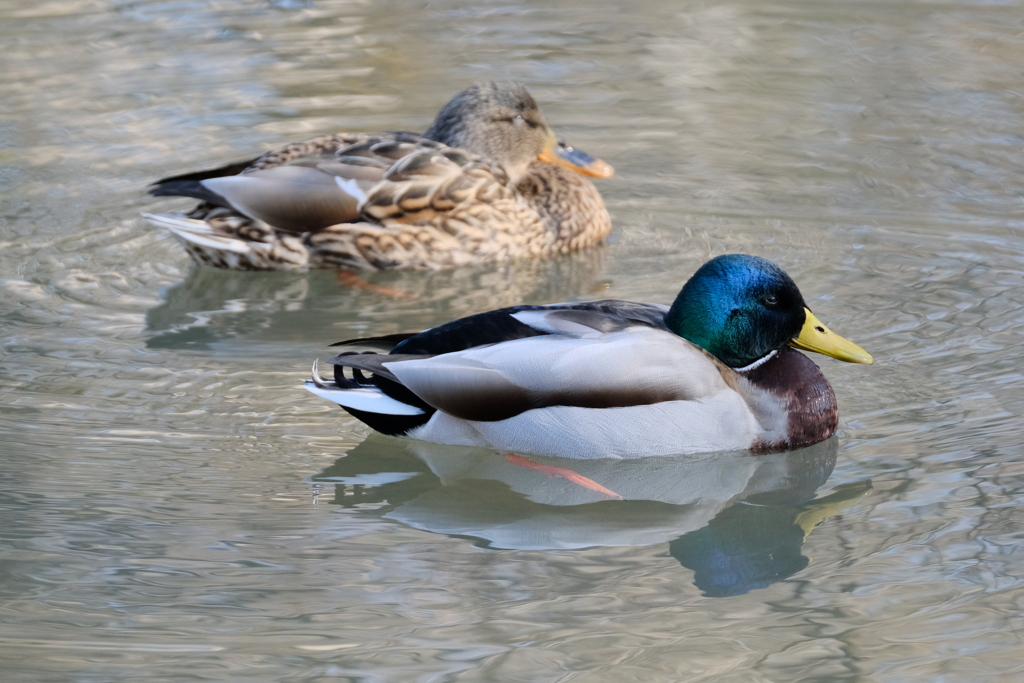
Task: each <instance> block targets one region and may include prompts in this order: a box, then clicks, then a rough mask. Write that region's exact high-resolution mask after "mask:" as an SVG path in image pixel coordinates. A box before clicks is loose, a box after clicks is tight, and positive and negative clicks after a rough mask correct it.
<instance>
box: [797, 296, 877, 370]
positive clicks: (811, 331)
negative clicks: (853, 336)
mask: <svg viewBox="0 0 1024 683" xmlns="http://www.w3.org/2000/svg"><path fill="white" fill-rule="evenodd" d="M804 313H806V314H807V319H806V320H805V321H804V326H803V328H802V329H801V330H800V336H798V337H797V338H796V339H794V340H793V341H791V342H789V345H790V346H792V347H794V348H798V349H803V350H805V351H814V352H815V353H823V354H825V355H826V356H832V357H833V358H837V359H839V360H845V361H846V362H847V363H864V364H865V365H871V364H872V363H874V362H875V359H874V358H872V357H871V354H870V353H868V352H867V351H865V350H864V349H862V348H861V347H859V346H857V345H856V344H854V343H853V342H852V341H850V340H848V339H843V338H842V337H840V336H839V335H838V334H836V333H835V332H833V331H832V330H830V329H828V328H827V327H825V326H824V325H822V324H821V321H820V320H818V319H817V318H816V317H815V316H814V314H813V313H811V311H810V309H808V308H805V309H804Z"/></svg>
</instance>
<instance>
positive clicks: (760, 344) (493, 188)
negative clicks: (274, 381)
mask: <svg viewBox="0 0 1024 683" xmlns="http://www.w3.org/2000/svg"><path fill="white" fill-rule="evenodd" d="M573 171H577V172H580V173H584V174H589V175H592V176H599V177H608V176H610V175H611V169H610V167H608V166H607V165H606V164H604V163H603V162H601V161H599V160H596V159H594V158H592V157H590V156H588V155H586V154H583V153H582V152H579V151H577V150H574V149H572V148H569V147H567V146H565V145H560V144H559V143H558V142H557V141H556V138H555V136H554V134H553V133H552V132H551V130H550V128H548V126H547V124H546V123H545V122H544V119H543V117H541V115H540V113H539V111H538V109H537V106H536V103H535V102H534V101H533V99H532V97H530V95H529V93H527V92H526V90H525V89H524V88H522V86H519V85H515V84H494V83H490V84H482V85H476V86H473V87H471V88H469V89H467V90H465V91H464V92H462V93H460V94H459V95H457V96H456V97H455V98H454V99H453V100H452V101H451V102H450V103H449V104H448V105H446V106H445V107H444V108H443V109H442V110H441V112H440V113H439V114H438V117H437V119H436V120H435V121H434V124H433V125H432V126H431V127H430V129H429V130H428V131H427V132H426V133H425V134H424V135H422V136H420V135H414V134H411V133H386V134H381V135H366V134H360V135H344V134H341V135H333V136H325V137H321V138H315V139H313V140H310V141H307V142H304V143H298V144H295V145H290V146H288V147H285V148H283V149H281V150H277V151H275V152H270V153H268V154H265V155H263V156H262V157H259V158H257V159H254V160H251V161H248V162H243V163H240V164H233V165H230V166H225V167H223V168H220V169H216V170H213V171H206V172H200V173H192V174H187V175H181V176H175V177H172V178H167V179H164V180H161V181H159V182H158V183H156V184H155V185H154V186H153V188H152V189H151V192H152V193H153V194H155V195H178V196H188V197H195V198H198V199H200V200H201V202H202V203H200V205H199V206H198V207H196V209H195V210H193V211H192V213H191V214H189V215H187V216H177V215H162V216H152V215H147V218H149V219H150V220H152V221H153V222H155V223H158V224H160V225H162V226H165V227H167V228H168V229H169V230H170V231H171V232H172V233H173V234H174V235H175V236H176V237H177V238H179V240H181V241H182V242H183V244H184V245H185V247H186V249H187V250H188V251H189V253H190V254H191V255H192V256H193V257H194V258H196V259H197V260H199V261H201V262H206V263H210V264H212V265H217V266H221V267H230V268H250V269H252V268H256V269H266V268H305V267H358V268H377V269H381V268H393V267H409V268H437V267H452V266H456V265H461V264H464V263H470V262H480V261H485V262H486V261H495V260H500V259H505V258H513V257H522V256H543V255H549V254H558V253H566V252H569V251H572V250H575V249H579V248H582V247H585V246H589V245H591V244H594V243H596V242H598V241H600V240H602V239H604V238H605V237H606V236H607V235H608V233H609V231H610V229H611V222H610V220H609V218H608V214H607V212H606V210H605V208H604V204H603V202H602V201H601V199H600V195H598V193H597V191H596V189H595V188H594V186H593V185H592V184H591V183H590V182H589V181H587V180H585V179H584V178H582V177H580V176H579V175H578V174H576V173H573ZM338 345H340V346H343V347H352V348H356V347H358V348H363V349H372V351H369V352H356V351H346V352H344V353H342V354H341V355H338V356H337V357H335V358H332V359H331V360H330V361H329V363H331V364H332V365H333V366H334V371H333V376H332V377H331V378H330V379H324V378H323V377H321V376H320V373H319V372H318V369H317V366H316V365H315V364H314V367H313V373H312V379H310V380H308V381H307V382H306V388H307V389H309V390H310V391H312V392H313V393H315V394H317V395H319V396H322V397H323V398H326V399H328V400H330V401H333V402H335V403H337V404H338V405H340V406H341V407H342V408H344V409H345V410H346V411H348V412H349V413H350V414H351V415H353V416H354V417H356V418H357V419H359V420H361V421H363V422H364V423H366V424H367V425H369V426H370V427H371V428H373V429H375V430H377V431H380V432H383V433H385V434H390V435H404V436H410V437H414V438H418V439H424V440H427V441H433V442H435V443H441V444H450V445H462V446H478V447H490V448H495V449H499V450H503V451H506V450H507V451H516V452H520V453H533V454H539V455H550V456H561V457H570V458H637V457H646V456H658V455H670V454H685V453H701V452H712V451H722V450H748V451H752V452H755V453H763V452H772V451H781V450H788V449H793V448H799V447H803V446H808V445H811V444H814V443H817V442H819V441H823V440H825V439H827V438H829V437H830V436H831V435H832V434H833V433H834V432H835V430H836V427H837V426H838V419H839V418H838V407H837V404H836V398H835V394H834V392H833V391H832V388H831V386H830V385H829V383H828V381H827V380H826V379H825V377H824V375H822V373H821V371H820V370H819V369H818V367H817V366H816V365H815V364H814V363H813V362H812V361H811V360H810V359H808V358H807V357H806V356H804V355H803V354H801V353H800V352H799V351H797V350H796V349H803V350H808V351H815V352H818V353H822V354H825V355H828V356H831V357H833V358H837V359H839V360H843V361H848V362H852V363H868V364H869V363H871V362H873V361H872V357H871V355H870V354H868V353H867V352H866V351H864V350H863V349H862V348H860V347H859V346H857V345H856V344H854V343H852V342H850V341H847V340H846V339H844V338H842V337H840V336H838V335H836V334H834V333H832V332H831V331H829V329H828V328H827V327H825V326H824V325H823V324H822V323H821V322H820V321H819V320H818V319H817V318H816V317H815V316H814V314H813V313H811V311H810V309H809V308H808V307H807V305H806V303H805V302H804V299H803V297H802V295H801V293H800V290H799V289H798V288H797V286H796V284H795V283H794V282H793V280H792V279H791V278H790V277H789V276H788V275H787V274H786V273H785V272H784V271H783V270H782V269H781V268H779V267H778V266H776V265H775V264H774V263H772V262H770V261H767V260H765V259H763V258H759V257H756V256H747V255H739V254H732V255H726V256H720V257H718V258H715V259H712V260H711V261H709V262H707V263H706V264H704V266H702V267H701V268H700V269H699V270H698V271H697V272H696V273H695V274H694V275H693V277H692V278H690V280H689V281H688V282H687V283H686V285H685V286H684V287H683V289H682V291H681V292H680V293H679V296H678V297H677V298H676V300H675V302H674V303H673V304H672V305H671V306H664V305H660V304H643V303H633V302H625V301H611V300H609V301H598V302H583V303H565V304H552V305H547V306H515V307H512V308H504V309H499V310H496V311H490V312H486V313H480V314H477V315H473V316H469V317H467V318H462V319H459V320H456V321H454V322H451V323H448V324H446V325H442V326H440V327H436V328H432V329H429V330H426V331H423V332H419V333H415V334H399V335H389V336H386V337H374V338H369V339H357V340H351V341H346V342H340V343H339V344H338Z"/></svg>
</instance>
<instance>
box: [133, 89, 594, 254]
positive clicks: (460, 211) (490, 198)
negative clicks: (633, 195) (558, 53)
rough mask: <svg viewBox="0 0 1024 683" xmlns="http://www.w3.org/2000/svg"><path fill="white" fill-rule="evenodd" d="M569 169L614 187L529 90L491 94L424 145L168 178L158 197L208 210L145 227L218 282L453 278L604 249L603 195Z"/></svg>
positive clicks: (474, 98) (302, 148)
mask: <svg viewBox="0 0 1024 683" xmlns="http://www.w3.org/2000/svg"><path fill="white" fill-rule="evenodd" d="M568 169H571V170H572V171H576V172H578V173H582V174H585V175H591V176H596V177H602V178H607V177H609V176H611V174H612V169H611V167H610V166H608V165H607V164H605V163H604V162H602V161H600V160H598V159H594V158H593V157H591V156H589V155H587V154H585V153H583V152H581V151H579V150H576V149H573V148H571V147H567V146H565V145H564V144H561V143H558V142H556V138H555V134H554V132H552V130H551V129H550V128H548V125H547V123H545V121H544V117H543V116H542V115H541V113H540V110H539V109H538V108H537V103H536V102H534V100H533V97H531V96H530V93H529V92H527V90H526V88H524V87H523V86H521V85H518V84H516V83H480V84H477V85H473V86H470V87H469V88H467V89H466V90H464V91H462V92H461V93H459V94H458V95H456V96H455V98H454V99H452V101H451V102H449V103H448V104H447V105H445V107H444V108H443V109H442V110H441V111H440V113H439V114H438V115H437V118H436V119H435V120H434V123H433V125H432V126H431V127H430V129H429V130H428V131H427V132H426V133H424V134H423V135H417V134H415V133H401V132H392V133H380V134H367V133H353V134H347V133H340V134H337V135H326V136H322V137H318V138H313V139H312V140H307V141H305V142H299V143H295V144H291V145H288V146H286V147H283V148H281V149H278V150H276V151H272V152H268V153H266V154H264V155H263V156H261V157H258V158H256V159H251V160H249V161H244V162H241V163H236V164H231V165H228V166H224V167H222V168H218V169H215V170H211V171H200V172H198V173H188V174H185V175H179V176H174V177H171V178H164V179H163V180H159V181H157V182H156V183H154V184H153V186H152V187H151V188H150V194H153V195H156V196H182V197H194V198H196V199H200V200H202V203H201V204H199V206H197V207H196V208H195V209H194V210H193V211H192V212H191V213H189V214H187V215H181V214H162V215H153V214H143V215H144V216H145V217H146V218H147V219H149V220H150V221H152V222H153V223H156V224H157V225H160V226H163V227H166V228H167V229H169V230H170V231H171V233H172V234H174V236H175V237H177V238H178V239H180V240H181V242H182V243H183V244H184V245H185V248H186V249H187V250H188V252H189V253H190V254H191V255H192V256H193V258H195V259H196V260H197V261H200V262H202V263H207V264H210V265H214V266H218V267H221V268H239V269H246V270H249V269H257V270H266V269H296V268H307V267H309V268H364V269H384V268H448V267H451V266H458V265H462V264H467V263H474V262H486V261H498V260H502V259H506V258H514V257H521V256H543V255H549V254H563V253H567V252H570V251H575V250H577V249H581V248H583V247H587V246H590V245H592V244H595V243H597V242H599V241H601V240H603V239H604V238H605V237H607V236H608V233H609V232H610V231H611V219H610V218H609V217H608V212H607V211H606V210H605V207H604V202H602V201H601V195H600V194H598V192H597V189H596V188H595V187H594V186H593V184H591V183H590V181H588V180H586V179H584V178H582V177H580V176H579V175H577V174H576V173H572V172H570V171H569V170H568Z"/></svg>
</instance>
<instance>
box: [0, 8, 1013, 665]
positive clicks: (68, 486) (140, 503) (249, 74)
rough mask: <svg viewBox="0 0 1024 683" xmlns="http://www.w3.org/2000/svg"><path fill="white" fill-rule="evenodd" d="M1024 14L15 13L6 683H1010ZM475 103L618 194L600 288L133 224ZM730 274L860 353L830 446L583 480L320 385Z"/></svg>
mask: <svg viewBox="0 0 1024 683" xmlns="http://www.w3.org/2000/svg"><path fill="white" fill-rule="evenodd" d="M1021 10H1022V7H1021V6H1020V4H1019V3H1014V2H1005V3H985V2H976V3H966V2H965V3H926V2H920V3H913V2H895V1H893V2H867V1H864V2H858V1H853V0H850V1H838V0H836V1H832V2H828V1H821V2H803V1H801V0H782V1H781V2H774V3H762V2H754V1H752V0H723V1H721V2H714V3H712V2H688V1H684V2H648V3H644V2H604V1H603V0H595V1H594V2H589V3H587V4H586V5H583V4H581V3H578V2H551V3H543V4H542V3H537V4H514V3H510V2H505V1H504V0H495V1H491V2H482V3H478V4H476V5H473V4H468V3H461V2H456V1H453V0H439V1H434V2H422V1H421V2H412V1H409V0H399V1H396V2H369V1H352V2H346V1H344V0H273V1H271V0H267V1H262V0H166V1H151V0H134V1H129V0H6V2H5V3H4V4H3V6H2V7H0V18H2V19H0V48H2V49H0V90H2V92H3V96H2V98H0V316H2V317H0V343H2V347H0V410H2V412H0V431H2V436H0V440H2V444H3V445H2V450H3V457H2V461H0V513H2V524H0V666H2V670H3V671H4V673H3V680H4V681H19V682H20V681H31V682H33V683H36V682H46V681H136V680H142V679H147V680H154V681H169V680H174V681H189V680H196V681H285V680H324V681H327V680H331V681H380V682H385V681H386V682H392V681H423V682H427V681H431V682H434V681H455V680H460V681H560V682H561V681H565V682H568V681H588V682H589V681H609V682H613V681H614V682H616V683H618V682H621V681H643V682H645V683H648V682H650V681H716V682H717V681H744V682H749V681H772V682H775V681H779V682H781V681H786V682H790V681H928V682H931V681H943V682H944V683H953V682H976V681H1013V680H1021V679H1022V677H1024V646H1022V643H1021V636H1020V634H1021V633H1022V632H1024V629H1022V619H1021V611H1022V608H1024V588H1022V586H1021V583H1022V579H1024V547H1022V544H1021V533H1022V532H1021V529H1020V526H1021V520H1022V515H1021V513H1020V512H1018V510H1017V507H1018V506H1019V505H1020V503H1021V500H1022V497H1024V463H1022V458H1021V455H1022V450H1024V449H1022V446H1021V430H1022V428H1024V424H1022V420H1021V412H1022V408H1024V391H1022V390H1021V383H1022V371H1024V361H1022V335H1024V311H1022V307H1024V232H1022V228H1024V223H1022V220H1021V218H1022V216H1024V202H1022V198H1024V174H1022V170H1024V164H1022V151H1021V150H1022V143H1024V70H1022V68H1021V65H1022V64H1024V18H1022V17H1024V13H1022V11H1021ZM488 78H512V79H516V80H520V81H523V82H524V83H526V84H527V85H528V86H529V87H530V88H531V90H532V91H533V92H534V94H535V95H536V97H537V99H538V100H539V101H540V102H541V103H542V107H543V109H544V110H545V112H546V114H547V116H548V118H549V120H550V121H551V123H552V124H553V125H554V126H555V127H556V129H557V130H558V131H559V133H560V134H561V135H562V136H563V137H565V138H566V139H568V140H569V141H571V142H572V143H574V144H576V145H578V146H579V147H581V148H583V149H586V150H588V151H590V152H592V153H594V154H597V155H599V156H601V157H603V158H604V159H605V160H607V161H608V162H609V163H611V164H613V165H614V166H615V167H616V169H617V175H616V177H615V178H613V179H611V180H607V181H599V183H600V189H601V191H602V193H603V194H604V196H605V198H606V200H607V203H608V206H609V209H610V211H611V213H612V216H613V220H614V223H615V225H616V229H615V232H614V234H613V238H612V240H611V243H610V244H609V245H608V246H607V247H605V248H602V249H596V250H593V251H590V252H587V253H585V254H580V255H578V256H576V257H572V258H566V259H561V260H553V261H544V262H538V263H513V264H505V265H502V266H500V267H499V266H493V267H491V266H488V267H478V268H468V269H464V270H459V271H453V272H437V273H383V274H375V275H369V276H367V280H368V281H369V282H370V283H371V284H373V285H375V286H377V287H378V289H377V290H372V289H352V288H350V287H349V286H347V285H346V284H345V283H343V282H341V281H339V280H338V278H337V277H336V276H335V274H334V273H331V272H313V273H291V274H289V273H271V274H266V273H264V274H260V273H235V272H222V271H214V270H209V269H204V268H198V267H194V266H193V265H192V264H191V263H190V262H189V261H188V259H187V257H186V256H185V255H184V253H183V251H182V250H181V248H180V247H179V246H178V245H177V244H176V243H174V242H173V241H172V239H171V238H170V237H168V236H167V235H165V234H162V233H161V232H159V231H158V230H155V229H153V228H151V227H149V226H147V225H145V224H143V223H142V222H141V220H140V219H139V213H140V211H153V210H156V211H165V210H175V209H181V208H185V207H187V206H188V202H186V201H183V200H173V199H160V200H158V199H154V198H150V197H146V196H145V194H144V187H145V185H146V183H148V182H150V181H152V180H153V179H155V178H158V177H161V176H163V175H168V174H173V173H180V172H185V171H189V170H193V169H198V168H203V167H207V166H211V165H215V164H218V163H220V162H225V161H231V160H236V159H242V158H246V157H247V156H252V155H254V154H255V153H257V152H260V151H263V150H266V149H269V148H271V147H272V146H274V145H277V144H280V143H283V142H285V141H290V140H296V139H301V138H303V137H307V136H311V135H314V134H318V133H322V132H328V131H333V130H359V131H374V130H388V129H413V130H416V129H419V130H422V129H424V128H425V127H426V126H427V125H428V123H429V122H430V120H431V118H432V117H433V115H434V113H435V112H436V111H437V109H438V108H439V107H440V106H441V105H442V104H443V103H444V102H445V101H446V100H447V99H448V98H449V97H450V96H451V95H452V94H454V93H455V92H456V91H458V90H460V89H461V88H463V87H464V86H465V85H466V84H468V83H470V82H473V81H474V80H480V79H488ZM736 251H741V252H751V253H757V254H761V255H763V256H766V257H769V258H771V259H774V260H776V261H777V262H779V263H780V264H781V265H783V267H785V268H786V269H787V271H788V272H789V273H790V274H791V275H793V277H794V278H795V279H796V281H797V282H798V283H799V284H800V286H801V289H802V290H803V292H804V294H805V296H806V297H807V299H808V301H809V303H810V305H811V306H812V307H813V308H814V310H815V312H816V313H817V314H818V316H819V317H820V318H821V319H822V320H823V321H825V322H826V323H827V324H829V325H830V326H831V327H832V328H833V329H835V330H836V331H838V332H839V333H841V334H845V335H846V336H848V337H850V338H852V339H854V340H855V341H857V342H858V343H860V344H862V345H863V346H865V347H866V348H868V349H869V350H870V351H871V352H873V353H874V355H875V358H876V363H875V365H874V366H870V367H866V366H851V365H846V364H841V363H837V362H834V361H831V360H828V359H824V358H822V359H820V363H821V365H822V367H823V369H824V371H825V373H826V374H827V375H828V377H829V379H830V380H831V381H832V383H833V385H834V386H835V388H836V393H837V395H838V396H839V401H840V407H841V411H842V418H843V419H842V425H841V428H840V433H839V436H838V438H836V439H833V440H831V441H829V442H826V443H824V444H820V445H818V446H816V447H814V448H811V449H808V450H805V451H799V452H795V453H791V454H785V455H773V456H766V457H763V458H756V459H755V458H751V457H749V456H737V455H724V456H720V457H717V458H675V459H673V458H667V459H656V460H649V461H643V462H635V463H612V462H591V463H584V464H583V465H578V464H577V465H573V467H574V468H575V470H576V471H575V475H572V476H566V475H567V474H570V475H571V473H567V472H563V471H562V470H560V469H559V468H560V467H565V466H566V465H567V464H571V463H566V462H561V463H560V462H558V461H555V460H545V459H537V460H536V461H535V462H533V463H532V466H524V464H523V463H522V461H518V460H516V458H515V457H512V458H509V457H506V456H505V455H504V454H497V453H491V452H485V451H470V450H466V449H452V448H440V447H431V446H429V445H424V444H418V443H414V442H406V441H399V440H394V439H388V438H385V437H380V436H368V431H367V430H366V429H365V428H364V427H362V426H361V425H360V424H358V423H356V422H355V421H354V420H353V419H351V418H349V417H348V416H347V415H346V414H345V413H343V412H342V411H340V410H339V409H337V408H334V407H333V406H331V405H329V404H326V403H325V402H323V401H322V400H320V399H318V398H316V397H314V396H312V395H310V394H308V393H306V392H304V391H302V389H301V387H300V384H299V382H300V380H301V379H302V378H303V377H304V376H306V375H307V373H308V369H309V365H310V362H311V360H312V359H313V358H315V357H317V356H320V357H322V358H323V357H326V354H329V353H330V350H329V349H327V348H326V346H327V344H329V343H330V342H333V341H337V340H339V339H344V338H350V337H353V336H363V335H376V334H388V333H392V332H399V331H408V330H414V329H419V328H423V327H427V326H430V325H434V324H437V323H439V322H442V321H445V320H448V319H451V318H453V317H456V316H461V315H467V314H470V313H474V312H478V311H481V310H485V309H488V308H492V307H496V306H500V305H507V304H513V303H519V302H535V303H543V302H553V301H564V300H571V299H588V298H603V297H616V298H627V299H638V300H644V301H660V302H669V301H670V300H671V299H672V297H673V296H674V295H675V293H676V292H677V291H678V288H679V286H680V285H681V283H682V282H683V281H684V280H685V279H686V278H687V277H688V276H689V274H690V273H692V271H693V270H694V269H695V268H696V267H697V266H698V265H699V264H700V263H702V262H703V261H704V260H705V259H707V258H708V257H709V256H712V255H716V254H720V253H726V252H736ZM381 288H387V289H388V290H389V291H390V292H391V293H392V294H394V293H398V294H400V295H402V296H400V297H395V296H389V295H388V294H387V293H386V292H384V291H381ZM580 477H585V478H586V479H585V480H584V479H580ZM581 481H593V482H597V483H599V484H600V485H601V486H603V487H605V488H606V489H608V490H611V491H614V492H615V493H617V494H619V495H620V496H621V497H622V498H623V499H624V500H613V499H611V498H610V497H609V496H608V495H606V494H603V493H601V492H600V491H598V490H595V489H594V488H592V487H589V486H587V485H582V484H580V483H579V482H581Z"/></svg>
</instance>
